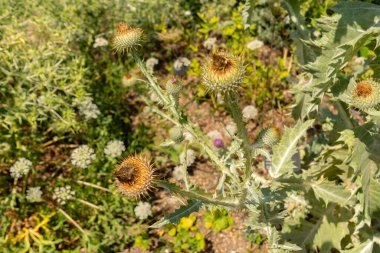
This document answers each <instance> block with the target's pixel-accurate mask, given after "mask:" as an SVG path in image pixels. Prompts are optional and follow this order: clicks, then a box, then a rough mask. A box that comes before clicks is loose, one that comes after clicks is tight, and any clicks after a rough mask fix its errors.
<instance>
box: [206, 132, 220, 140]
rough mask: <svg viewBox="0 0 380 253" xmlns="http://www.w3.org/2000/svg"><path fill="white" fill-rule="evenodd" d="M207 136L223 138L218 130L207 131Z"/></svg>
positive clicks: (212, 138)
mask: <svg viewBox="0 0 380 253" xmlns="http://www.w3.org/2000/svg"><path fill="white" fill-rule="evenodd" d="M207 137H208V138H210V139H211V140H214V139H222V138H223V137H222V134H221V133H220V132H219V131H218V130H213V131H211V132H208V133H207Z"/></svg>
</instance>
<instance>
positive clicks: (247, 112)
mask: <svg viewBox="0 0 380 253" xmlns="http://www.w3.org/2000/svg"><path fill="white" fill-rule="evenodd" d="M242 113H243V118H244V119H245V120H250V119H255V118H256V117H257V109H256V107H254V106H253V105H248V106H246V107H244V109H243V111H242Z"/></svg>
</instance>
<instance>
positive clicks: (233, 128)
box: [226, 122, 237, 135]
mask: <svg viewBox="0 0 380 253" xmlns="http://www.w3.org/2000/svg"><path fill="white" fill-rule="evenodd" d="M226 131H227V132H228V133H229V134H230V135H235V134H236V132H237V126H236V124H235V123H234V122H231V123H230V124H228V125H227V126H226Z"/></svg>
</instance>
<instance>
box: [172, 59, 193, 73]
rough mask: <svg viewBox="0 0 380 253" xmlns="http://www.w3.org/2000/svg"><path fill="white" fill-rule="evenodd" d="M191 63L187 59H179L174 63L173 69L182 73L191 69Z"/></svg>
mask: <svg viewBox="0 0 380 253" xmlns="http://www.w3.org/2000/svg"><path fill="white" fill-rule="evenodd" d="M190 64H191V61H190V60H189V59H187V58H186V57H179V58H178V59H177V60H175V61H174V64H173V68H174V70H175V72H177V73H180V72H183V71H186V70H187V69H188V68H189V67H190Z"/></svg>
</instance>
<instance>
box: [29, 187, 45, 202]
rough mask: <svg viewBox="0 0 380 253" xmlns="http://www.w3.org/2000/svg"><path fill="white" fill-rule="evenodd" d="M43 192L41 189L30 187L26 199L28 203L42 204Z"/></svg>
mask: <svg viewBox="0 0 380 253" xmlns="http://www.w3.org/2000/svg"><path fill="white" fill-rule="evenodd" d="M41 196H42V191H41V187H39V186H38V187H30V188H29V189H28V190H27V191H26V199H27V200H28V202H41V201H42V198H41Z"/></svg>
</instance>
